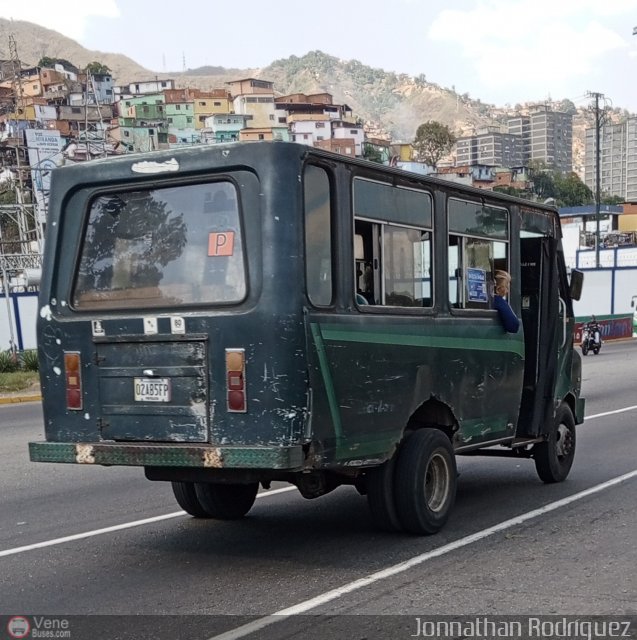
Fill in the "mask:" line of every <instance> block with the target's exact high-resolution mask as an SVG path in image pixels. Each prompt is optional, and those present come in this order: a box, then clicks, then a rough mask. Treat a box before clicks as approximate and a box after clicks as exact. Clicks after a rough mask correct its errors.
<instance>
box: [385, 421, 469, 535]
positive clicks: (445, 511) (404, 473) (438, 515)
mask: <svg viewBox="0 0 637 640" xmlns="http://www.w3.org/2000/svg"><path fill="white" fill-rule="evenodd" d="M456 478H457V471H456V458H455V455H454V452H453V447H452V446H451V442H450V441H449V438H448V437H447V436H446V435H445V434H444V433H443V432H442V431H439V430H438V429H429V428H427V429H419V430H418V431H416V432H414V433H412V434H411V435H410V436H409V437H408V438H407V439H406V440H405V441H404V442H403V444H402V445H401V448H400V451H399V454H398V459H397V461H396V471H395V474H394V497H395V500H396V511H397V513H398V518H399V520H400V522H401V524H402V525H403V527H404V529H405V530H406V531H409V532H410V533H416V534H432V533H436V532H438V531H440V529H441V528H442V527H443V526H444V524H445V523H446V522H447V519H448V518H449V514H450V513H451V509H452V507H453V504H454V502H455V499H456V483H457V481H456Z"/></svg>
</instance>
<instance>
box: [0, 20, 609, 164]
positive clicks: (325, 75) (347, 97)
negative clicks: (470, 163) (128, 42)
mask: <svg viewBox="0 0 637 640" xmlns="http://www.w3.org/2000/svg"><path fill="white" fill-rule="evenodd" d="M10 34H13V35H14V36H15V38H16V42H17V46H18V55H19V57H20V59H21V61H22V62H23V63H25V64H29V65H33V64H36V63H37V62H38V60H40V58H42V57H43V56H49V57H54V58H64V59H66V60H69V61H70V62H72V63H73V64H75V65H77V66H78V67H83V66H85V65H87V64H88V63H89V62H93V61H98V62H102V63H103V64H105V65H107V66H108V67H109V68H110V69H111V71H112V73H113V78H114V79H115V82H116V83H117V84H125V83H128V82H133V81H136V80H148V79H153V78H159V79H167V78H171V79H174V80H175V82H176V85H177V86H180V87H197V88H200V89H204V90H206V89H212V88H219V87H223V86H224V84H225V83H226V82H228V81H230V80H236V79H238V78H245V77H255V78H262V79H264V80H270V81H272V82H273V83H274V88H275V90H276V92H277V94H279V95H287V94H290V93H297V92H298V93H321V92H327V93H331V94H332V95H333V97H334V102H336V103H345V104H347V105H348V106H349V107H350V108H351V109H352V111H353V112H354V114H355V115H357V116H359V117H361V118H362V119H363V120H364V121H365V122H366V123H367V125H368V128H369V129H370V130H371V131H372V132H373V134H375V135H387V136H391V138H392V139H393V140H395V141H411V140H412V139H413V138H414V135H415V132H416V129H417V127H418V125H420V124H421V123H423V122H426V121H427V120H437V121H439V122H442V123H443V124H446V125H448V126H449V127H450V128H451V129H452V130H453V131H454V132H455V133H456V135H458V136H460V135H466V134H469V133H471V132H472V131H475V130H477V129H479V128H481V127H484V126H486V125H493V124H498V123H499V122H504V121H505V118H506V116H507V115H511V114H513V113H515V112H516V111H519V110H521V111H522V112H524V110H525V108H528V106H529V105H516V108H511V107H496V106H494V105H488V104H484V103H482V102H481V101H480V100H478V99H476V100H473V99H470V98H469V96H468V95H467V94H460V93H457V92H456V90H455V89H453V88H452V89H449V88H445V87H440V86H439V85H437V84H434V83H430V82H427V81H426V78H425V76H424V75H421V76H419V77H416V78H414V77H411V76H408V75H406V74H396V73H393V72H386V71H384V70H382V69H375V68H371V67H368V66H366V65H364V64H363V63H362V62H359V61H358V60H341V59H338V58H335V57H333V56H330V55H328V54H325V53H323V52H321V51H312V52H309V53H307V54H306V55H304V56H302V57H297V56H291V57H289V58H286V59H281V60H276V61H274V62H272V64H270V65H269V66H267V67H264V68H253V69H227V68H224V67H218V66H209V67H201V68H198V69H188V70H187V71H186V72H177V73H156V72H153V71H150V70H148V69H145V68H144V67H142V66H140V65H138V64H137V63H136V62H135V61H134V60H131V59H130V58H128V57H127V56H124V55H121V54H117V53H109V52H101V51H91V50H88V49H85V48H84V47H82V46H81V45H80V44H78V43H77V42H75V41H74V40H72V39H70V38H67V37H65V36H63V35H61V34H59V33H58V32H56V31H52V30H50V29H45V28H44V27H40V26H38V25H35V24H33V23H30V22H21V21H10V20H5V19H2V18H0V58H4V59H6V58H9V35H10ZM557 104H559V103H556V106H557ZM572 106H573V109H574V108H575V106H574V105H572ZM618 111H619V110H618ZM590 126H592V117H591V114H590V113H589V112H588V111H587V110H586V109H582V108H580V109H577V112H576V113H575V116H574V136H573V137H574V142H573V151H574V158H573V159H574V164H575V166H576V170H578V171H581V166H583V151H584V136H585V129H586V128H587V127H590Z"/></svg>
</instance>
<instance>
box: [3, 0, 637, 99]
mask: <svg viewBox="0 0 637 640" xmlns="http://www.w3.org/2000/svg"><path fill="white" fill-rule="evenodd" d="M2 5H3V6H0V17H2V18H9V19H11V18H12V19H14V20H27V21H29V22H35V23H37V24H39V25H41V26H44V27H47V28H49V29H53V30H55V31H58V32H60V33H62V34H64V35H66V36H68V37H70V38H72V39H74V40H76V41H77V42H79V43H80V44H81V45H83V46H84V47H86V48H88V49H92V50H99V51H105V52H110V53H122V54H125V55H127V56H129V57H130V58H132V59H133V60H135V61H136V62H137V63H139V64H141V65H142V66H144V67H146V68H147V69H149V70H150V71H154V72H169V73H170V72H180V71H182V70H183V69H184V62H185V68H196V67H199V66H203V65H213V66H222V67H227V68H238V69H253V68H258V67H265V66H267V65H268V64H270V63H271V62H274V61H275V60H278V59H281V58H288V57H290V56H292V55H295V56H299V57H300V56H303V55H304V54H306V53H308V52H309V51H314V50H320V51H322V52H323V53H326V54H329V55H332V56H335V57H337V58H341V59H344V60H358V61H359V62H361V63H362V64H365V65H368V66H370V67H374V68H380V69H384V70H385V71H394V72H396V73H405V74H408V75H410V76H419V75H421V74H422V75H424V76H425V77H426V79H427V80H428V81H429V82H435V83H437V84H439V85H440V86H442V87H447V88H454V89H455V90H456V91H457V92H458V93H461V94H463V93H468V94H469V95H470V96H471V98H474V99H475V98H479V99H480V100H482V102H487V103H491V104H495V105H498V106H504V105H506V104H510V105H515V104H516V103H521V102H527V101H543V100H546V99H553V100H562V99H564V98H568V99H569V100H572V101H573V102H574V103H575V104H576V105H577V106H583V105H586V104H590V103H591V98H590V97H589V96H588V95H587V94H588V93H589V92H599V93H603V94H604V96H605V98H606V101H607V103H608V104H610V105H612V106H614V107H620V108H623V109H628V110H629V111H631V112H637V83H636V82H635V78H636V76H637V35H635V36H633V27H635V26H637V0H348V2H344V3H334V2H327V1H326V2H313V3H311V5H310V4H308V3H306V2H304V1H303V0H269V2H263V0H242V1H241V2H239V3H238V4H237V5H232V4H229V3H227V2H217V1H216V0H186V1H185V2H184V4H183V5H180V3H175V2H168V1H167V0H152V1H150V0H126V1H124V0H82V2H78V1H77V0H55V2H53V3H51V2H50V0H29V1H28V2H13V3H9V2H3V3H2ZM51 7H54V9H52V8H51ZM121 80H122V81H123V82H125V81H126V79H121ZM275 89H276V87H275Z"/></svg>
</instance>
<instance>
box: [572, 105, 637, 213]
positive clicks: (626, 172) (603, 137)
mask: <svg viewBox="0 0 637 640" xmlns="http://www.w3.org/2000/svg"><path fill="white" fill-rule="evenodd" d="M596 142H597V141H596V132H595V129H594V128H591V129H587V130H586V146H585V161H584V183H585V184H586V186H587V187H589V188H590V189H591V190H592V191H593V193H595V190H596V188H597V170H596V158H597V144H596ZM599 148H600V152H599V155H600V163H599V173H600V181H599V187H600V192H601V195H602V196H618V197H620V198H622V199H623V200H624V201H625V202H637V117H632V118H627V119H626V120H625V121H624V122H621V123H619V124H609V125H606V126H604V127H602V129H601V131H600V138H599Z"/></svg>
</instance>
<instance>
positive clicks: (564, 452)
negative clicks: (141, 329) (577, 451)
mask: <svg viewBox="0 0 637 640" xmlns="http://www.w3.org/2000/svg"><path fill="white" fill-rule="evenodd" d="M572 449H573V434H572V433H571V430H570V429H569V428H568V426H567V425H565V424H564V423H562V424H560V425H559V426H558V428H557V431H556V437H555V452H556V453H557V457H558V458H559V459H560V460H562V459H564V458H567V457H568V456H569V455H570V453H571V451H572Z"/></svg>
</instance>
